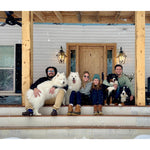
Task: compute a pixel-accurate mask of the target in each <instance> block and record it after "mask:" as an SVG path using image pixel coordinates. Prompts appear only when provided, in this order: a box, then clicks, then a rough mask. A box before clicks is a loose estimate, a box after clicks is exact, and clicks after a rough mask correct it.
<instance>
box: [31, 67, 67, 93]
mask: <svg viewBox="0 0 150 150" xmlns="http://www.w3.org/2000/svg"><path fill="white" fill-rule="evenodd" d="M49 68H52V69H54V71H55V75H56V74H57V69H56V68H55V67H47V68H46V70H45V72H46V75H47V77H42V78H39V79H38V80H37V81H35V82H34V83H33V84H32V85H31V86H30V89H34V88H37V86H38V85H39V84H41V83H42V82H44V81H47V80H52V79H53V77H55V75H54V76H53V77H49V76H48V69H49ZM54 88H57V87H56V86H54ZM63 89H65V90H66V91H67V90H68V85H67V86H65V87H63Z"/></svg>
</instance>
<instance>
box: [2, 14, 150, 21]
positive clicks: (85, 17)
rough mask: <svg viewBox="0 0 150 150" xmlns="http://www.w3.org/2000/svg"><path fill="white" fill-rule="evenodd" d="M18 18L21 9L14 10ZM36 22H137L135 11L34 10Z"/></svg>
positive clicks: (4, 16) (148, 16) (147, 17)
mask: <svg viewBox="0 0 150 150" xmlns="http://www.w3.org/2000/svg"><path fill="white" fill-rule="evenodd" d="M13 16H14V17H16V18H21V17H22V12H21V11H14V14H13ZM145 16H146V19H145V21H146V23H150V11H146V13H145ZM5 18H6V14H5V12H4V11H0V22H5ZM33 21H34V23H102V24H103V23H106V24H119V23H121V24H126V23H135V12H134V11H33Z"/></svg>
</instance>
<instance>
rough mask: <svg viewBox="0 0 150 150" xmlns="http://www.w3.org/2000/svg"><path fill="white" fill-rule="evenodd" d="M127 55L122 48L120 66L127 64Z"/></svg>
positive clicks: (119, 57) (119, 56) (119, 58)
mask: <svg viewBox="0 0 150 150" xmlns="http://www.w3.org/2000/svg"><path fill="white" fill-rule="evenodd" d="M126 57H127V55H126V54H125V53H124V52H123V50H122V47H120V52H119V55H118V56H117V58H118V60H119V64H124V63H125V62H126Z"/></svg>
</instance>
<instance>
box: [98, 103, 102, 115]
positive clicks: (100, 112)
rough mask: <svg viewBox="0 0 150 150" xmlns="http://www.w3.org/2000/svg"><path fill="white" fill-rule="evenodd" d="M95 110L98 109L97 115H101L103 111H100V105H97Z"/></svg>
mask: <svg viewBox="0 0 150 150" xmlns="http://www.w3.org/2000/svg"><path fill="white" fill-rule="evenodd" d="M97 110H98V112H99V113H98V114H99V115H103V113H102V105H98V106H97Z"/></svg>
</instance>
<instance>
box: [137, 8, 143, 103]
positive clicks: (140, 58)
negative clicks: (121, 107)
mask: <svg viewBox="0 0 150 150" xmlns="http://www.w3.org/2000/svg"><path fill="white" fill-rule="evenodd" d="M135 99H136V104H137V105H138V106H145V12H144V11H136V12H135Z"/></svg>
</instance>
